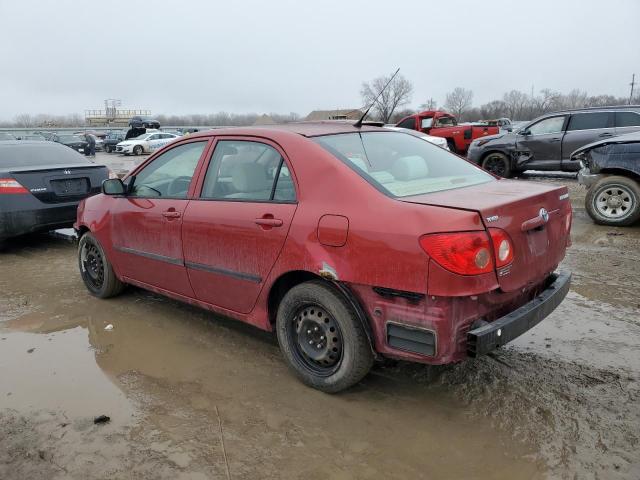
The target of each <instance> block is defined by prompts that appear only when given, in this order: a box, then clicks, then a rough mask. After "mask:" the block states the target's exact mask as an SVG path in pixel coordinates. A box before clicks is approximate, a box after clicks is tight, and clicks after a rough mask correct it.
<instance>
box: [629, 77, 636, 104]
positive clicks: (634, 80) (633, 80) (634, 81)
mask: <svg viewBox="0 0 640 480" xmlns="http://www.w3.org/2000/svg"><path fill="white" fill-rule="evenodd" d="M635 84H636V74H635V73H634V74H633V75H631V83H630V84H629V85H631V93H630V94H629V105H631V101H632V100H633V87H634V86H635Z"/></svg>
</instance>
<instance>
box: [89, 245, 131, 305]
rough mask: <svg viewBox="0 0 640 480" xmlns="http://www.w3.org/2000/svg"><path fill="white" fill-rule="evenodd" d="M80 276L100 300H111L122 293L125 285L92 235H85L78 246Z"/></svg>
mask: <svg viewBox="0 0 640 480" xmlns="http://www.w3.org/2000/svg"><path fill="white" fill-rule="evenodd" d="M78 264H79V267H80V275H81V276H82V280H83V281H84V284H85V286H86V287H87V290H89V292H90V293H91V294H92V295H95V296H96V297H98V298H109V297H114V296H116V295H118V294H119V293H120V292H122V289H123V288H124V284H123V283H122V282H121V281H120V280H118V278H117V277H116V274H115V273H114V271H113V267H112V266H111V263H110V262H109V260H108V259H107V257H106V255H105V254H104V250H103V249H102V246H101V245H100V243H99V242H98V240H97V239H96V238H95V237H94V236H93V234H92V233H85V234H84V235H83V236H82V238H81V239H80V244H79V246H78Z"/></svg>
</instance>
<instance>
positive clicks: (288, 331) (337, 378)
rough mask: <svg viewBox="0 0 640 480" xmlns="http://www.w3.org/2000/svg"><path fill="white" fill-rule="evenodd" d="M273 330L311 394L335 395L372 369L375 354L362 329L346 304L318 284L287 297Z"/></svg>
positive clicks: (303, 286) (298, 288) (302, 286)
mask: <svg viewBox="0 0 640 480" xmlns="http://www.w3.org/2000/svg"><path fill="white" fill-rule="evenodd" d="M276 328H277V334H278V343H279V344H280V349H281V350H282V353H283V354H284V357H285V359H286V361H287V363H288V365H289V367H290V368H291V369H292V370H293V372H294V373H295V374H296V375H297V376H298V378H300V379H301V380H302V381H303V382H304V383H305V384H307V385H309V386H311V387H313V388H316V389H318V390H321V391H323V392H327V393H335V392H339V391H341V390H344V389H346V388H349V387H351V386H352V385H354V384H356V383H358V382H359V381H360V380H362V378H364V376H365V375H366V374H367V373H368V372H369V370H370V369H371V365H372V364H373V354H372V352H371V347H370V344H369V340H368V339H367V335H366V333H365V331H364V328H363V326H362V324H361V323H360V321H359V320H358V318H357V317H356V314H355V312H354V311H353V308H352V307H351V305H350V304H349V303H348V302H347V301H346V299H345V298H344V297H343V296H342V295H341V294H340V293H339V292H337V291H336V290H335V289H334V288H333V287H331V286H330V285H327V284H326V283H324V282H322V281H313V282H307V283H303V284H300V285H297V286H296V287H293V288H292V289H291V290H289V292H287V294H286V295H285V296H284V298H283V299H282V302H281V303H280V306H279V308H278V315H277V320H276Z"/></svg>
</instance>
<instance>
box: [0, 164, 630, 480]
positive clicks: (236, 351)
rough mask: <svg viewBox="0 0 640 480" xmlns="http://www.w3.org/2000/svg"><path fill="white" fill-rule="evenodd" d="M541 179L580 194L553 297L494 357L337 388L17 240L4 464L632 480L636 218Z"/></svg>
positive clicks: (0, 356) (205, 472)
mask: <svg viewBox="0 0 640 480" xmlns="http://www.w3.org/2000/svg"><path fill="white" fill-rule="evenodd" d="M115 158H118V157H115ZM541 180H544V181H549V182H554V183H555V182H558V183H563V184H567V185H569V186H570V190H571V195H572V202H573V203H574V206H575V208H576V211H575V218H574V226H573V246H572V247H571V249H570V250H569V252H568V255H567V258H566V260H565V262H564V264H563V265H562V267H563V268H567V269H571V270H572V271H573V272H574V280H573V286H572V290H571V292H570V294H569V295H568V297H567V299H566V300H565V301H564V303H563V304H562V305H561V306H560V307H559V308H558V309H557V310H556V311H555V312H554V313H553V314H552V315H551V316H550V317H548V318H547V319H546V320H545V321H544V322H542V323H541V324H540V325H538V326H537V327H536V328H534V329H533V330H531V331H530V332H528V333H527V334H525V335H523V336H522V337H520V338H519V339H517V340H516V341H515V342H513V343H512V344H511V345H509V346H507V347H505V348H503V349H501V350H499V351H498V352H496V354H495V355H494V356H493V357H484V358H480V359H477V360H469V361H466V362H464V363H461V364H458V365H455V366H450V367H443V368H438V369H429V368H427V367H424V366H420V365H413V364H405V363H399V364H396V365H387V366H384V367H382V366H378V367H376V368H375V369H374V370H373V371H372V373H371V374H370V375H369V376H368V377H367V378H366V379H365V380H364V381H363V382H362V383H361V384H360V385H358V386H357V387H355V388H353V389H351V390H349V391H347V392H345V393H342V394H339V395H333V396H331V395H326V394H322V393H320V392H317V391H314V390H311V389H309V388H307V387H304V386H303V385H301V384H300V383H299V382H298V381H297V380H295V379H294V378H293V376H292V375H291V374H289V372H288V371H287V368H286V366H285V364H284V361H283V359H282V357H281V356H280V353H279V351H278V347H277V344H276V342H275V340H274V338H273V337H272V336H271V335H269V334H265V333H262V332H259V331H256V330H254V329H252V328H250V327H247V326H244V325H241V324H238V323H236V322H233V321H231V320H227V319H224V318H220V317H217V316H215V315H213V314H210V313H207V312H203V311H200V310H197V309H195V308H192V307H189V306H185V305H182V304H180V303H177V302H174V301H172V300H168V299H165V298H162V297H159V296H156V295H154V294H151V293H148V292H145V291H142V290H138V289H134V288H131V289H129V290H128V291H127V292H126V293H125V294H124V295H123V296H120V297H117V298H114V299H111V300H106V301H105V300H97V299H95V298H93V297H91V296H90V295H89V294H88V293H87V292H86V290H85V288H84V286H83V285H82V283H81V281H80V277H79V275H78V274H77V267H76V258H75V246H74V245H73V244H71V243H68V242H66V241H64V240H60V239H55V238H52V237H49V236H34V237H30V238H26V239H21V240H20V241H17V242H13V243H12V244H10V246H9V249H8V251H6V252H4V253H3V254H1V255H0V478H1V479H7V480H9V479H26V478H29V479H45V478H46V479H62V478H78V479H85V478H109V479H116V478H117V479H120V478H142V479H165V478H166V479H205V478H222V479H224V478H234V479H241V478H246V479H256V478H305V479H325V478H332V479H342V478H344V479H347V478H349V479H350V478H362V479H367V478H424V479H443V478H452V479H453V478H455V479H462V478H464V479H470V478H482V479H516V478H517V479H520V478H525V479H543V478H567V479H583V478H585V479H590V478H593V479H595V478H597V479H638V478H640V317H639V315H638V314H639V312H640V305H639V303H640V227H634V228H625V229H623V228H607V227H598V226H595V225H593V224H592V222H591V220H590V219H589V218H588V216H587V215H586V213H585V212H584V209H583V205H582V199H583V198H584V190H582V189H581V187H579V186H578V185H577V184H576V182H575V179H573V178H570V177H560V178H544V179H541V178H539V177H530V178H528V181H541ZM110 324H111V325H113V329H112V330H106V329H105V327H106V326H107V325H110ZM101 414H104V415H108V416H109V417H110V418H111V421H110V422H108V423H104V424H97V425H96V424H94V422H93V419H94V417H96V416H98V415H101Z"/></svg>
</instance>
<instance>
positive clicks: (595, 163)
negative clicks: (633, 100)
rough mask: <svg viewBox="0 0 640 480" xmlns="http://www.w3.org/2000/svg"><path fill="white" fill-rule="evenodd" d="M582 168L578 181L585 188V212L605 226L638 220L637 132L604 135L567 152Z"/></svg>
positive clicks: (639, 173) (639, 151) (639, 141)
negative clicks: (597, 140)
mask: <svg viewBox="0 0 640 480" xmlns="http://www.w3.org/2000/svg"><path fill="white" fill-rule="evenodd" d="M571 158H572V160H573V161H575V162H578V163H579V164H580V166H581V167H582V168H581V169H580V171H579V172H578V182H579V183H580V184H582V185H585V186H586V187H587V188H588V192H587V196H586V198H585V201H586V208H587V212H588V213H589V215H590V216H591V217H592V218H593V219H594V220H595V221H596V222H598V223H602V224H606V225H621V226H625V225H632V224H633V223H635V222H636V221H637V220H638V219H640V132H635V133H629V134H626V135H620V136H619V137H613V138H607V139H605V140H601V141H599V142H593V143H590V144H588V145H585V146H584V147H582V148H579V149H578V150H576V151H575V152H573V153H572V154H571Z"/></svg>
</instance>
